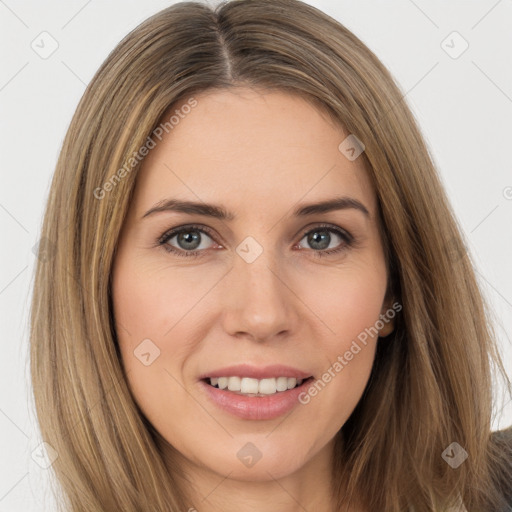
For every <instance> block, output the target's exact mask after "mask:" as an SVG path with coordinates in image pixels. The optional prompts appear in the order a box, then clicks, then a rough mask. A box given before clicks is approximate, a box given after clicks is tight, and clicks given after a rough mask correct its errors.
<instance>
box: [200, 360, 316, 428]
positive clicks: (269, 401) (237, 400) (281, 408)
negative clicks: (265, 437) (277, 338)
mask: <svg viewBox="0 0 512 512" xmlns="http://www.w3.org/2000/svg"><path fill="white" fill-rule="evenodd" d="M281 369H282V367H281ZM222 371H224V370H222ZM225 375H226V374H225V373H224V374H222V375H221V376H225ZM235 375H237V373H236V372H235V373H234V374H231V375H230V376H235ZM273 375H274V376H275V375H276V374H275V373H274V374H273ZM212 376H213V375H212ZM244 376H247V377H248V375H246V374H244ZM279 376H280V377H286V375H283V374H279ZM293 376H294V375H292V377H293ZM253 378H257V377H253ZM262 378H265V377H262ZM313 380H314V378H313V377H310V378H307V379H306V380H304V382H303V383H302V384H301V385H300V386H298V387H296V388H293V389H289V390H288V391H282V392H277V393H274V394H272V395H268V396H263V397H258V396H253V397H251V396H244V395H237V394H236V393H232V392H231V391H225V390H223V389H218V388H215V387H213V386H211V385H210V384H209V383H208V382H206V378H205V379H203V380H201V381H200V382H199V384H200V386H201V388H202V390H203V392H204V393H205V394H206V396H207V398H208V399H209V400H210V401H212V402H213V403H214V404H215V405H216V406H217V407H219V408H220V409H221V410H223V411H225V412H227V413H229V414H232V415H234V416H237V417H239V418H242V419H245V420H272V419H274V418H278V417H279V416H282V415H284V414H286V413H288V412H290V411H291V410H292V409H293V408H294V407H297V405H299V404H300V402H299V395H300V394H301V393H303V392H304V391H306V389H307V387H308V386H309V384H311V382H313Z"/></svg>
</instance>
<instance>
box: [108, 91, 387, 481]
mask: <svg viewBox="0 0 512 512" xmlns="http://www.w3.org/2000/svg"><path fill="white" fill-rule="evenodd" d="M195 99H196V100H197V105H196V106H195V107H194V108H191V109H183V110H180V113H181V115H180V116H178V117H177V119H179V122H175V124H174V125H173V128H172V130H170V131H169V133H168V134H165V132H164V137H163V139H162V141H160V142H158V139H155V140H156V141H157V145H156V147H154V148H153V149H151V150H150V151H149V154H148V155H147V156H146V158H145V160H144V163H143V167H142V169H141V171H140V173H139V175H138V177H137V184H136V189H135V195H134V198H133V202H132V203H131V205H130V210H129V213H128V216H127V219H126V222H125V224H124V226H123V231H122V234H121V238H120V241H119V247H118V252H117V254H116V259H115V262H114V269H113V301H114V309H115V319H116V328H117V334H118V339H119V344H120V349H121V353H122V359H123V364H124V368H125V370H126V372H127V379H128V383H129V385H130V388H131V390H132V392H133V395H134V397H135V400H136V401H137V403H138V405H139V407H140V408H141V410H142V411H143V413H144V415H145V416H146V417H147V419H148V420H149V421H150V422H151V423H152V425H153V426H154V427H155V429H156V430H157V431H158V433H159V434H160V435H161V436H162V437H163V438H164V439H165V440H166V441H167V442H168V443H170V444H171V445H172V446H174V447H175V448H176V449H177V450H178V451H179V452H180V454H181V455H183V456H184V459H183V460H184V461H186V463H187V464H190V468H195V469H196V470H198V471H202V472H203V473H204V472H205V471H206V472H210V473H211V472H214V473H216V474H218V475H222V476H223V477H224V476H226V475H228V474H229V475H230V478H234V479H238V480H269V479H270V478H271V477H272V478H279V477H285V476H287V475H292V474H294V473H296V472H300V471H306V470H307V469H308V468H309V469H311V468H313V467H314V468H315V471H318V470H320V471H323V470H325V469H326V467H327V464H328V460H329V456H330V453H331V451H332V445H333V437H334V435H335V434H336V432H338V430H339V429H340V428H341V427H342V426H343V424H344V423H345V422H346V420H347V418H348V417H349V416H350V414H351V413H352V411H353V410H354V408H355V406H356V404H357V402H358V401H359V399H360V397H361V395H362V393H363V390H364V388H365V385H366V383H367V381H368V378H369V375H370V370H371V368H372V363H373V360H374V354H375V348H376V343H377V336H376V335H375V334H374V331H371V334H370V335H368V331H367V330H368V329H370V328H371V327H373V326H374V325H375V324H376V322H377V321H378V320H379V315H381V314H382V313H384V312H385V311H386V309H387V307H388V305H386V304H384V296H385V291H386V280H387V274H386V267H385V262H384V255H383V249H382V245H381V240H380V238H379V232H378V225H377V204H376V197H375V193H374V190H373V189H372V185H371V183H370V181H369V178H368V176H367V173H366V171H365V168H364V164H363V158H362V157H360V158H359V157H358V158H355V159H354V155H353V151H350V149H349V146H350V144H349V141H348V142H346V143H345V144H347V147H346V146H345V145H343V146H342V150H343V151H342V150H340V149H339V146H340V144H341V143H342V142H343V140H344V139H345V138H346V137H347V135H348V134H347V133H343V131H342V130H341V128H339V127H338V126H335V125H334V124H333V123H332V122H331V121H329V119H328V118H327V117H326V116H324V115H322V114H321V113H319V111H318V110H316V109H315V108H314V107H313V106H311V105H310V104H309V103H307V102H305V101H304V100H303V99H300V98H299V97H296V96H291V95H287V94H285V93H278V92H267V93H264V94H261V93H257V92H254V91H252V90H250V89H246V88H239V89H236V90H232V91H227V90H225V91H221V92H218V91H216V92H212V91H210V92H208V93H205V94H202V95H199V96H196V98H195ZM176 108H178V107H176ZM185 111H187V112H189V113H188V114H186V115H185V114H184V113H183V112H185ZM166 120H167V119H166ZM356 149H357V147H356ZM355 155H356V156H357V153H355ZM348 156H350V157H351V158H348ZM341 198H345V199H348V200H349V201H345V203H342V202H340V203H339V204H338V207H321V206H314V205H320V204H323V203H329V202H331V201H334V200H339V199H341ZM170 201H174V203H171V202H170ZM166 202H168V203H167V205H166V204H165V203H166ZM180 203H194V205H191V204H189V205H180ZM173 205H174V206H173ZM207 205H214V207H213V206H212V207H209V206H208V207H207ZM340 205H341V206H340ZM156 206H160V207H161V208H160V209H157V210H153V209H154V208H155V207H156ZM331 206H332V205H331ZM151 210H153V211H152V212H151V213H149V212H150V211H151ZM365 210H366V211H365ZM221 213H222V214H223V215H224V217H222V216H221ZM177 228H180V229H183V231H182V232H181V234H172V233H170V234H168V233H169V231H170V230H173V229H177ZM166 234H168V235H166ZM365 333H366V340H365V341H366V343H363V342H361V340H362V339H363V338H365ZM381 335H382V332H381ZM354 342H355V344H354ZM382 342H384V341H381V343H382ZM356 347H359V350H357V348H356ZM336 362H337V364H336ZM240 365H242V366H240ZM232 366H240V367H239V368H231V369H228V367H232ZM326 375H327V376H326ZM329 376H330V378H329ZM208 377H214V378H215V377H216V378H219V380H218V381H215V380H214V381H213V382H214V383H215V382H217V385H221V386H225V385H228V389H224V390H221V389H218V388H213V387H212V386H211V384H210V383H209V382H210V381H209V379H207V378H208ZM228 377H234V378H233V379H229V380H227V379H226V378H228ZM294 377H295V378H296V379H299V378H303V383H302V385H301V386H300V387H299V388H295V389H290V390H289V391H288V390H287V391H282V390H283V389H285V388H286V389H287V388H288V387H289V386H290V387H292V386H293V385H294V384H295V383H294V380H293V378H294ZM307 377H311V378H310V379H309V380H306V378H307ZM237 378H238V379H237ZM273 379H276V380H273ZM299 382H300V381H299ZM315 382H316V393H315V389H313V387H314V383H315ZM238 386H240V387H238ZM276 386H277V389H278V390H276ZM237 388H238V389H240V391H236V390H237ZM230 389H231V390H230ZM308 390H309V391H308ZM242 391H245V394H244V395H243V396H241V395H240V393H241V392H242ZM256 392H257V393H258V395H260V394H262V395H264V396H254V394H255V393H256ZM250 393H253V396H249V394H250ZM324 475H325V473H324Z"/></svg>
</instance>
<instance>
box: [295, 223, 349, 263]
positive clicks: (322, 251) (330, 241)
mask: <svg viewBox="0 0 512 512" xmlns="http://www.w3.org/2000/svg"><path fill="white" fill-rule="evenodd" d="M302 240H306V243H307V244H308V245H309V246H310V248H311V249H313V251H314V254H315V256H320V257H321V256H325V255H329V254H335V253H338V252H341V251H344V250H347V249H348V248H349V247H350V246H351V245H352V244H353V242H354V238H353V237H352V235H350V233H348V232H347V231H345V230H344V229H341V228H338V227H333V226H330V225H323V226H317V227H316V228H314V229H310V230H309V231H306V232H305V233H304V235H303V238H302V239H301V242H302ZM298 247H299V248H301V249H304V248H306V249H307V247H303V246H302V245H301V243H300V242H299V244H298Z"/></svg>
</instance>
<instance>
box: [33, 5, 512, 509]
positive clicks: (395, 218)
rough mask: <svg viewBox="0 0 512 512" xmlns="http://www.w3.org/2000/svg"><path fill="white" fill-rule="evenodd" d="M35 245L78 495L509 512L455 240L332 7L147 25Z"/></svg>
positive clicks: (399, 113) (146, 505) (398, 102)
mask: <svg viewBox="0 0 512 512" xmlns="http://www.w3.org/2000/svg"><path fill="white" fill-rule="evenodd" d="M43 236H44V237H46V238H47V239H48V240H49V241H50V242H52V243H53V244H54V245H55V251H54V255H53V258H51V259H49V261H46V262H45V263H43V262H40V263H39V266H38V268H37V274H36V282H35V290H34V298H33V312H32V336H31V371H32V380H33V386H34V394H35V401H36V407H37V413H38V418H39V422H40V425H41V430H42V434H43V438H44V440H45V441H46V442H47V443H48V444H49V445H51V446H52V447H53V449H55V450H56V453H57V454H58V457H57V458H56V460H55V462H54V463H53V468H54V470H55V474H56V476H57V478H58V481H59V484H60V486H61V488H62V490H63V507H64V508H63V509H64V510H70V511H73V512H78V511H88V512H90V511H112V510H123V511H139V510H144V511H148V510H151V511H168V510H169V511H182V510H189V511H192V510H199V511H200V512H203V511H206V512H208V511H213V510H223V511H230V510H265V511H274V510H279V511H292V510H293V511H295V510H318V511H326V512H327V511H329V512H331V511H338V510H344V511H350V512H356V511H357V512H362V511H375V510H380V511H386V512H387V511H406V510H407V511H410V510H414V511H416V512H418V511H441V510H442V511H445V510H468V511H470V512H473V511H484V510H485V511H502V510H507V507H508V506H509V505H507V500H508V501H509V502H510V498H511V496H510V494H511V493H510V482H511V480H512V466H511V465H512V462H511V447H510V441H509V440H507V435H506V432H502V433H500V435H499V436H498V435H496V434H494V435H492V433H491V426H490V425H491V415H492V411H493V408H492V405H493V400H492V382H491V380H492V376H493V370H495V369H497V370H499V371H501V372H502V373H503V376H504V377H505V379H506V375H505V374H504V372H503V366H502V363H501V360H500V357H499V354H498V351H497V348H496V342H495V340H494V335H493V333H492V329H491V328H490V327H489V325H488V322H487V316H486V309H485V304H484V302H483V299H482V296H481V294H480V291H479V289H478V287H477V283H476V280H475V275H474V271H473V268H472V265H471V262H470V260H469V257H468V255H467V254H466V253H465V251H464V245H463V242H462V237H461V233H460V229H459V227H458V226H457V224H456V221H455V218H454V215H453V212H452V210H451V208H450V206H449V203H448V200H447V198H446V195H445V193H444V191H443V189H442V186H441V184H440V180H439V178H438V176H437V173H436V171H435V169H434V166H433V163H432V161H431V159H430V156H429V154H428V151H427V149H426V146H425V143H424V141H423V139H422V137H421V134H420V131H419V129H418V127H417V125H416V122H415V120H414V118H413V116H412V114H411V112H410V110H409V109H408V107H407V106H406V104H405V102H404V101H403V97H402V94H401V92H400V90H399V88H398V87H397V85H396V84H395V83H394V81H393V79H392V77H391V76H390V74H389V73H388V72H387V70H386V69H385V68H384V66H383V65H382V64H381V63H380V62H379V60H378V59H377V58H376V57H375V55H374V54H373V53H372V52H371V51H370V50H369V49H368V48H367V47H366V46H365V45H364V44H363V43H362V42H361V41H359V40H358V39H357V38H356V37H355V36H354V35H353V34H352V33H350V32H349V31H348V30H347V29H346V28H344V27H343V26H342V25H340V24H339V23H337V22H336V21H334V20H333V19H331V18H329V17H328V16H326V15H324V14H323V13H321V12H319V11H318V10H316V9H314V8H312V7H310V6H307V5H305V4H303V3H301V2H298V1H296V0H277V1H266V0H255V1H250V2H249V1H232V2H228V3H225V4H223V5H220V6H219V7H218V8H216V9H211V8H209V7H207V6H206V5H203V4H199V3H192V2H190V3H188V2H187V3H181V4H177V5H174V6H172V7H170V8H168V9H165V10H163V11H162V12H160V13H158V14H157V15H155V16H153V17H152V18H150V19H148V20H147V21H146V22H144V23H143V24H141V25H140V26H139V27H137V28H136V29H135V30H134V31H133V32H132V33H131V34H129V35H128V36H127V37H126V38H125V39H124V40H123V41H121V43H120V44H119V45H118V46H117V47H116V48H115V50H114V51H113V52H112V53H111V55H110V56H109V57H108V58H107V60H106V61H105V63H104V64H103V65H102V66H101V68H100V69H99V71H98V72H97V74H96V76H95V77H94V78H93V80H92V82H91V84H90V85H89V87H88V89H87V91H86V93H85V94H84V97H83V98H82V100H81V102H80V105H79V106H78V109H77V112H76V114H75V116H74V118H73V120H72V123H71V126H70V128H69V131H68V134H67V136H66V139H65V141H64V145H63V148H62V152H61V155H60V158H59V162H58V165H57V169H56V172H55V176H54V181H53V184H52V189H51V193H50V197H49V200H48V207H47V211H46V215H45V220H44V226H43ZM508 439H509V438H508Z"/></svg>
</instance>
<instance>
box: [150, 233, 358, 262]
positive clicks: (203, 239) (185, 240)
mask: <svg viewBox="0 0 512 512" xmlns="http://www.w3.org/2000/svg"><path fill="white" fill-rule="evenodd" d="M212 236H213V234H210V232H209V229H207V228H206V227H204V226H195V225H189V226H181V227H179V228H175V229H171V230H169V231H167V232H165V233H164V234H163V235H162V236H161V237H160V238H159V239H158V240H157V244H158V245H161V246H162V247H163V248H164V249H165V250H166V251H167V252H169V253H173V254H175V255H176V256H184V257H190V256H194V257H197V256H202V255H203V254H204V253H205V249H208V248H209V247H210V246H211V243H212V242H213V238H212ZM304 239H306V242H307V244H308V245H309V246H310V249H311V252H313V254H314V255H315V256H318V257H323V256H328V255H331V254H336V253H339V252H341V251H344V250H347V249H348V248H349V247H350V246H351V245H352V244H353V243H354V238H353V237H352V235H350V233H348V232H347V231H345V230H343V229H341V228H338V227H334V226H331V225H321V226H316V227H315V228H313V229H309V230H308V231H305V232H303V234H302V238H301V242H302V240H304ZM171 241H172V242H173V243H171ZM333 242H334V246H332V245H331V244H332V243H333ZM217 245H218V244H217ZM219 247H221V246H219ZM298 247H299V248H300V250H304V249H307V248H305V247H303V246H301V245H300V242H299V245H298Z"/></svg>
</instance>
